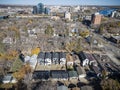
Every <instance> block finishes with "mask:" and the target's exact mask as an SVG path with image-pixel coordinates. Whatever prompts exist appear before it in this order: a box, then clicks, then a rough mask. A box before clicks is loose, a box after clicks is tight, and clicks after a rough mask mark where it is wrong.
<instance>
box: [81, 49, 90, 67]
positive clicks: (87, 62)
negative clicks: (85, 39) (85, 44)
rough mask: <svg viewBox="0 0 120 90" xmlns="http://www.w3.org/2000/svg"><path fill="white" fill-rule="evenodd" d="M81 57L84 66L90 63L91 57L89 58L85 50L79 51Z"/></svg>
mask: <svg viewBox="0 0 120 90" xmlns="http://www.w3.org/2000/svg"><path fill="white" fill-rule="evenodd" d="M79 57H80V60H81V64H82V66H86V65H88V64H89V59H88V58H87V56H86V53H85V52H83V51H81V52H80V53H79Z"/></svg>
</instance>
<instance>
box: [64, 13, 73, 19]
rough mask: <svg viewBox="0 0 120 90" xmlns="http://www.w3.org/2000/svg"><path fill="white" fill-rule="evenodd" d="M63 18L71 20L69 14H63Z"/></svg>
mask: <svg viewBox="0 0 120 90" xmlns="http://www.w3.org/2000/svg"><path fill="white" fill-rule="evenodd" d="M64 17H65V19H68V20H71V13H70V12H65V14H64Z"/></svg>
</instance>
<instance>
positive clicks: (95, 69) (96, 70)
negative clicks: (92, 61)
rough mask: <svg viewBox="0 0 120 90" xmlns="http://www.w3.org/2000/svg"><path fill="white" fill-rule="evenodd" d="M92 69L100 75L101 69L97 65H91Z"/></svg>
mask: <svg viewBox="0 0 120 90" xmlns="http://www.w3.org/2000/svg"><path fill="white" fill-rule="evenodd" d="M92 69H93V71H94V72H95V74H96V75H97V76H98V77H99V76H101V71H100V68H99V67H97V66H92Z"/></svg>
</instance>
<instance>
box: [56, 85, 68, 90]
mask: <svg viewBox="0 0 120 90" xmlns="http://www.w3.org/2000/svg"><path fill="white" fill-rule="evenodd" d="M57 90H68V87H66V86H64V85H61V86H57Z"/></svg>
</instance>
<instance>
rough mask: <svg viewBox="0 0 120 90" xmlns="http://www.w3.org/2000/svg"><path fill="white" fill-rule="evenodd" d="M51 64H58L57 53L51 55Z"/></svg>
mask: <svg viewBox="0 0 120 90" xmlns="http://www.w3.org/2000/svg"><path fill="white" fill-rule="evenodd" d="M52 64H59V53H58V52H53V53H52Z"/></svg>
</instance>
